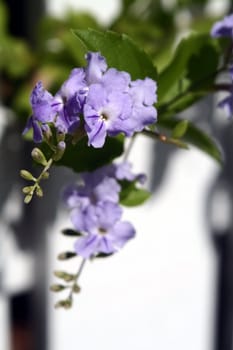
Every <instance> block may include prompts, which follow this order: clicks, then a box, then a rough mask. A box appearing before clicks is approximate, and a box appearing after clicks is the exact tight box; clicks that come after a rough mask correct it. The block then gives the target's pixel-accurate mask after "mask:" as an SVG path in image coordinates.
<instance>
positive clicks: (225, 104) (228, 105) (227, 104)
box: [218, 92, 233, 118]
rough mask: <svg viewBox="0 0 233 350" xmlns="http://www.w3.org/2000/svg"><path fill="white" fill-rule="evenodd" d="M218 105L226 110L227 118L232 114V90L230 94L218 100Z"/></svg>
mask: <svg viewBox="0 0 233 350" xmlns="http://www.w3.org/2000/svg"><path fill="white" fill-rule="evenodd" d="M218 106H219V107H220V108H222V109H223V110H224V111H225V112H226V115H227V117H228V118H231V117H232V115H233V92H232V93H231V95H229V96H227V97H226V98H224V99H223V100H222V101H220V102H219V103H218Z"/></svg>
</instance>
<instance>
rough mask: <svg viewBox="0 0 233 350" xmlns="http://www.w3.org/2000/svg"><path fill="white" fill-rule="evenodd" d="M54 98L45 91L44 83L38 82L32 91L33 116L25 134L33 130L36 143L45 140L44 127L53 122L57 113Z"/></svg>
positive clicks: (29, 120)
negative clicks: (53, 103) (53, 104)
mask: <svg viewBox="0 0 233 350" xmlns="http://www.w3.org/2000/svg"><path fill="white" fill-rule="evenodd" d="M52 102H53V96H52V95H51V94H50V93H49V92H48V91H47V90H45V89H44V87H43V84H42V82H41V81H40V82H38V83H37V84H36V86H35V87H34V89H33V90H32V93H31V97H30V103H31V106H32V116H31V117H30V118H29V119H28V122H27V124H26V127H25V129H24V131H23V134H25V133H27V132H28V130H29V129H31V128H33V139H34V142H36V143H39V142H41V141H42V139H43V132H42V131H43V125H46V124H47V123H50V122H53V120H54V118H55V115H56V111H55V110H54V108H53V106H52Z"/></svg>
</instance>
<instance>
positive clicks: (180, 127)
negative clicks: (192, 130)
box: [172, 120, 189, 139]
mask: <svg viewBox="0 0 233 350" xmlns="http://www.w3.org/2000/svg"><path fill="white" fill-rule="evenodd" d="M188 123H189V122H188V120H182V121H180V122H179V123H178V124H176V126H175V127H174V129H173V130H172V137H173V138H175V139H180V138H181V137H183V136H184V135H185V133H186V131H187V129H188Z"/></svg>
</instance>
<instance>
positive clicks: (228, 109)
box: [218, 66, 233, 118]
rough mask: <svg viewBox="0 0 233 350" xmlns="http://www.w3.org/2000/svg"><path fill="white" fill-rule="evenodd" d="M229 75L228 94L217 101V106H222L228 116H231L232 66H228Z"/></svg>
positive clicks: (232, 114) (232, 93)
mask: <svg viewBox="0 0 233 350" xmlns="http://www.w3.org/2000/svg"><path fill="white" fill-rule="evenodd" d="M230 76H231V86H230V89H229V90H230V91H229V92H230V95H228V96H227V97H226V98H224V99H223V100H222V101H220V102H219V103H218V107H220V108H222V109H223V110H224V111H225V112H226V115H227V117H228V118H231V117H232V116H233V66H231V67H230Z"/></svg>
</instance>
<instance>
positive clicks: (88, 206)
mask: <svg viewBox="0 0 233 350" xmlns="http://www.w3.org/2000/svg"><path fill="white" fill-rule="evenodd" d="M123 180H126V181H138V182H140V183H143V182H144V180H145V175H143V174H139V175H134V174H133V173H132V172H131V168H130V164H129V163H127V162H124V163H122V164H120V165H115V164H110V165H106V166H104V167H102V168H99V169H97V170H95V171H93V172H90V173H88V172H86V173H82V174H81V176H80V183H78V184H75V185H71V186H69V187H67V188H66V189H65V191H64V202H65V203H66V205H67V206H68V207H69V208H70V209H71V222H72V223H73V225H74V228H75V229H76V230H77V231H79V232H81V233H82V236H81V237H79V238H78V240H77V241H76V243H75V251H76V253H77V254H78V255H80V256H82V257H83V258H90V257H92V256H95V255H96V254H98V253H104V254H111V253H114V252H116V251H118V250H119V249H120V248H121V247H123V246H124V244H125V243H126V242H127V241H128V240H129V239H131V238H133V237H134V236H135V230H134V228H133V226H132V225H131V224H130V223H129V222H126V221H121V216H122V209H121V207H120V205H119V193H120V191H121V184H120V183H121V181H123Z"/></svg>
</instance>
